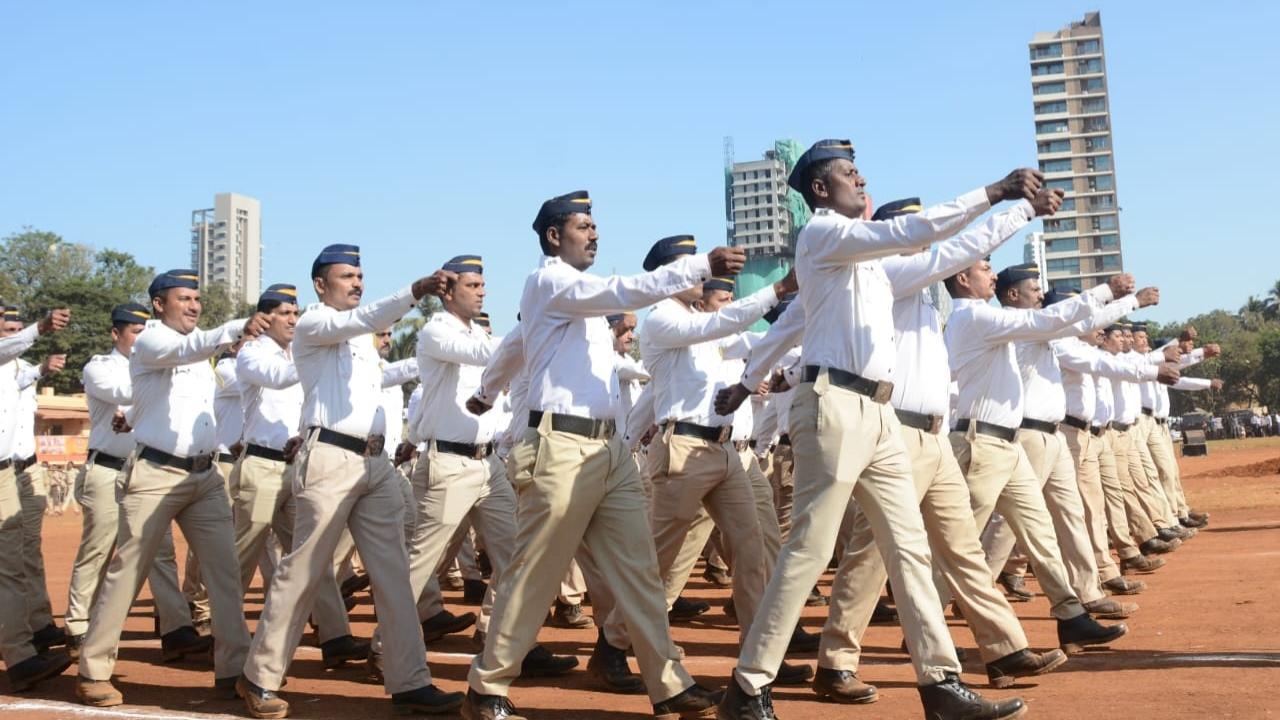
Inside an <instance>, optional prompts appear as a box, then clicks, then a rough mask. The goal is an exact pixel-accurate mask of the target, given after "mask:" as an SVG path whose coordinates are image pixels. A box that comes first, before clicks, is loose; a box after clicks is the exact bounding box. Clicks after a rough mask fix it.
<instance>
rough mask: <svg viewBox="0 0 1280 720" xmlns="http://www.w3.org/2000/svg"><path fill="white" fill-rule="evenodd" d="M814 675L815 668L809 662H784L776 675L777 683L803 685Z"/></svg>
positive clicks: (774, 680)
mask: <svg viewBox="0 0 1280 720" xmlns="http://www.w3.org/2000/svg"><path fill="white" fill-rule="evenodd" d="M811 677H813V668H811V667H809V666H808V665H807V664H804V663H801V664H799V665H789V664H787V663H785V662H784V663H782V665H781V666H780V667H779V668H778V674H777V675H776V676H774V678H773V682H774V684H775V685H803V684H805V683H807V682H809V678H811Z"/></svg>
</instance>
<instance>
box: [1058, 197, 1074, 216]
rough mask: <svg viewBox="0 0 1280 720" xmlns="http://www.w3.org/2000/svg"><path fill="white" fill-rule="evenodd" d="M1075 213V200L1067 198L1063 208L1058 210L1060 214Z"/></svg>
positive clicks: (1063, 202)
mask: <svg viewBox="0 0 1280 720" xmlns="http://www.w3.org/2000/svg"><path fill="white" fill-rule="evenodd" d="M1075 211H1076V199H1075V198H1067V199H1066V200H1063V201H1062V207H1060V208H1058V212H1060V213H1067V212H1075Z"/></svg>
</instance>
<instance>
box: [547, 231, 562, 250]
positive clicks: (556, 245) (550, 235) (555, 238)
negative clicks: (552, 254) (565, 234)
mask: <svg viewBox="0 0 1280 720" xmlns="http://www.w3.org/2000/svg"><path fill="white" fill-rule="evenodd" d="M547 247H549V248H551V249H552V250H559V249H560V228H558V227H556V226H554V225H552V226H551V227H549V228H547Z"/></svg>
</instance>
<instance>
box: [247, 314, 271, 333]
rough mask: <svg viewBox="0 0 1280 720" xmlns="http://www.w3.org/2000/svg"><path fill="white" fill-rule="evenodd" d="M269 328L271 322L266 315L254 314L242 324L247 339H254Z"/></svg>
mask: <svg viewBox="0 0 1280 720" xmlns="http://www.w3.org/2000/svg"><path fill="white" fill-rule="evenodd" d="M270 326H271V320H270V318H269V316H268V315H267V314H266V313H261V312H258V313H254V314H253V315H252V316H251V317H250V318H249V319H248V320H247V321H245V324H244V336H245V337H247V338H256V337H258V336H259V335H261V334H262V333H264V332H266V331H267V328H268V327H270Z"/></svg>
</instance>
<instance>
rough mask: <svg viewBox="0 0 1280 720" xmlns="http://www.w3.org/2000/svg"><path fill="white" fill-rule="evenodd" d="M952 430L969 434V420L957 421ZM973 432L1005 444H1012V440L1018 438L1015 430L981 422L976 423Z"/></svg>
mask: <svg viewBox="0 0 1280 720" xmlns="http://www.w3.org/2000/svg"><path fill="white" fill-rule="evenodd" d="M952 430H953V431H955V432H958V433H964V432H969V419H968V418H965V419H964V420H957V421H956V426H955V427H954V428H952ZM974 431H975V432H977V433H978V434H979V435H989V436H991V437H995V438H1000V439H1001V440H1004V441H1006V442H1013V439H1014V438H1015V437H1017V436H1018V431H1017V430H1016V429H1015V428H1007V427H1005V426H1003V425H996V424H993V423H989V422H982V421H981V420H979V421H978V424H977V427H976V428H975V430H974Z"/></svg>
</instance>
